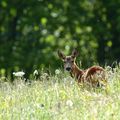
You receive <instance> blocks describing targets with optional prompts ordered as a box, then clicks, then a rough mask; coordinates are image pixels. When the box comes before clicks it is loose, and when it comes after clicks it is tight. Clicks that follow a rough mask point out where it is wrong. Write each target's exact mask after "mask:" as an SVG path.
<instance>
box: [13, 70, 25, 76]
mask: <svg viewBox="0 0 120 120" xmlns="http://www.w3.org/2000/svg"><path fill="white" fill-rule="evenodd" d="M13 75H14V76H16V77H23V76H24V75H25V73H24V72H23V71H19V72H13Z"/></svg>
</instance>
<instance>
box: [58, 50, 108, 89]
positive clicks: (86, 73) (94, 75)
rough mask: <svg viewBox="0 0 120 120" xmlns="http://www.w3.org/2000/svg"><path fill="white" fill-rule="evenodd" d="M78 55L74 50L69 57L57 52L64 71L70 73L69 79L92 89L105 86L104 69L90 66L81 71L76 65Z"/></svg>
mask: <svg viewBox="0 0 120 120" xmlns="http://www.w3.org/2000/svg"><path fill="white" fill-rule="evenodd" d="M78 55H79V52H78V51H77V50H76V49H74V50H73V51H72V54H71V55H69V56H66V55H65V54H63V53H62V52H61V51H60V50H58V56H59V58H60V59H62V61H63V62H64V69H65V70H66V71H68V72H69V73H70V75H71V77H74V78H75V80H76V81H77V82H78V84H79V83H81V84H82V83H83V84H84V83H86V84H87V85H90V86H93V87H99V86H105V84H106V82H107V81H106V78H105V70H104V68H103V67H100V66H92V67H89V68H87V69H85V70H82V69H80V68H79V67H78V65H77V64H76V57H77V56H78Z"/></svg>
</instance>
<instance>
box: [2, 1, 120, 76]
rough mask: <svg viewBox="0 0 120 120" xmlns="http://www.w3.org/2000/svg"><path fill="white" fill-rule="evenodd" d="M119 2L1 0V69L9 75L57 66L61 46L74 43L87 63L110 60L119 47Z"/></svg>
mask: <svg viewBox="0 0 120 120" xmlns="http://www.w3.org/2000/svg"><path fill="white" fill-rule="evenodd" d="M119 6H120V2H119V0H118V1H116V2H114V1H113V0H110V1H103V0H82V1H80V0H78V1H76V2H75V1H74V0H64V1H62V2H61V1H60V0H54V1H49V0H29V1H25V0H22V1H21V0H1V1H0V69H5V75H6V76H8V75H9V74H10V73H11V72H12V71H15V70H21V69H23V70H24V71H27V72H28V73H30V72H31V71H32V70H34V69H39V68H42V67H45V68H49V67H51V68H57V67H58V66H60V63H59V60H58V57H57V49H62V50H63V51H64V52H65V53H66V54H68V53H70V51H71V50H72V49H73V48H78V50H79V51H80V57H79V58H78V60H81V61H82V64H83V67H86V66H90V65H91V64H93V63H97V62H99V63H100V64H104V63H112V62H113V61H114V60H116V59H118V58H119V50H120V49H119V43H120V39H119V38H120V34H119V31H120V23H119V21H120V17H119V13H120V12H119V11H120V7H119ZM16 68H17V69H16Z"/></svg>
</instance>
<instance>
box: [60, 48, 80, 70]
mask: <svg viewBox="0 0 120 120" xmlns="http://www.w3.org/2000/svg"><path fill="white" fill-rule="evenodd" d="M58 56H59V57H60V58H61V59H62V61H63V62H64V69H65V70H67V71H71V70H72V68H73V66H74V64H75V59H76V57H77V56H78V51H77V50H76V49H74V50H73V51H72V54H71V55H69V56H65V55H64V54H63V53H62V52H61V51H58Z"/></svg>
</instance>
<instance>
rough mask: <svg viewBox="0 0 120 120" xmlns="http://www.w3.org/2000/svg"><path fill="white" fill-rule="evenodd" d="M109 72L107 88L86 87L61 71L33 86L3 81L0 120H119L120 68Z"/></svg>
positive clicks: (0, 85) (22, 82) (0, 86)
mask: <svg viewBox="0 0 120 120" xmlns="http://www.w3.org/2000/svg"><path fill="white" fill-rule="evenodd" d="M106 71H107V73H108V86H107V88H106V89H102V88H88V87H83V86H82V85H78V84H77V83H76V82H75V80H74V79H73V78H71V77H70V76H69V75H68V74H66V73H63V72H61V71H60V72H56V74H55V75H53V76H48V75H47V76H46V74H45V73H43V74H42V75H41V77H40V80H37V81H36V80H33V81H32V82H31V84H27V83H24V81H22V80H21V79H17V78H16V80H15V82H14V84H11V83H9V82H1V84H0V120H119V119H120V82H119V81H120V68H119V67H116V68H114V69H113V70H112V69H111V68H110V67H106Z"/></svg>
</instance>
